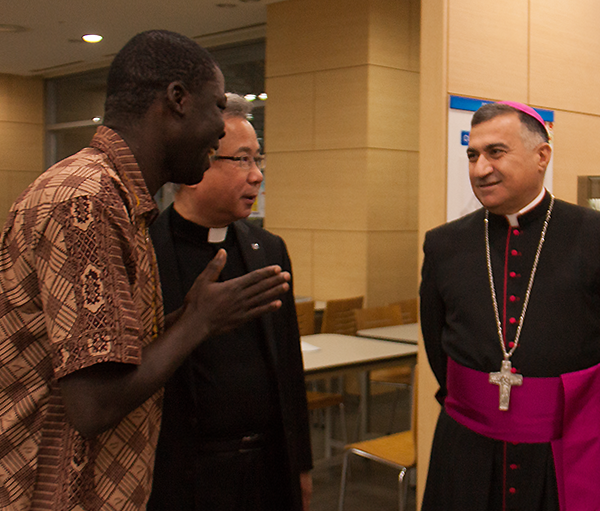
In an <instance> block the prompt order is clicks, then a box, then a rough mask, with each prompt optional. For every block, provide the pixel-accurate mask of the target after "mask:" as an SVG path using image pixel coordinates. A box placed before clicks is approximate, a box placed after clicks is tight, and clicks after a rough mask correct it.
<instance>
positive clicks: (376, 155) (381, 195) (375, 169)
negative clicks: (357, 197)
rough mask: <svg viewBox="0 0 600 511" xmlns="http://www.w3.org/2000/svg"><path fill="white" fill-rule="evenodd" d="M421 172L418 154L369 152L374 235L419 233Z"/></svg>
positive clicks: (368, 195)
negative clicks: (382, 232) (418, 214)
mask: <svg viewBox="0 0 600 511" xmlns="http://www.w3.org/2000/svg"><path fill="white" fill-rule="evenodd" d="M417 170H418V153H417V152H408V151H390V150H378V149H369V158H368V167H367V172H366V174H365V176H364V180H365V182H366V184H367V187H366V188H365V200H367V201H368V211H367V215H368V216H367V225H368V229H369V230H370V231H413V232H417V227H418V225H417V210H418V203H417V196H418V178H417ZM413 249H414V250H415V252H416V251H417V247H416V244H415V246H413Z"/></svg>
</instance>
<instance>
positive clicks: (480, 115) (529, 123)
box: [471, 103, 549, 143]
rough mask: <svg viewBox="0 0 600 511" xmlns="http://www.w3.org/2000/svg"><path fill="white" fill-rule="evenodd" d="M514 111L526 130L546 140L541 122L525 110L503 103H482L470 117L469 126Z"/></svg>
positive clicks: (546, 133) (546, 132)
mask: <svg viewBox="0 0 600 511" xmlns="http://www.w3.org/2000/svg"><path fill="white" fill-rule="evenodd" d="M512 113H515V114H517V115H518V116H519V120H520V121H521V124H523V125H524V126H525V127H526V128H527V130H528V131H530V132H531V133H533V134H535V135H539V136H540V137H541V138H542V140H543V141H544V142H546V143H547V142H548V140H549V138H548V131H546V128H545V127H544V126H542V124H541V123H540V122H539V121H538V120H537V119H534V118H533V117H531V115H527V114H526V113H525V112H522V111H521V110H518V109H517V108H514V107H512V106H510V105H505V104H503V103H486V104H484V105H482V106H481V107H480V108H479V109H478V110H477V111H476V112H475V113H474V114H473V118H472V119H471V127H473V126H477V125H478V124H481V123H482V122H486V121H489V120H491V119H493V118H494V117H498V116H499V115H506V114H512Z"/></svg>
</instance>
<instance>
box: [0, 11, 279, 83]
mask: <svg viewBox="0 0 600 511" xmlns="http://www.w3.org/2000/svg"><path fill="white" fill-rule="evenodd" d="M277 1H280V0H98V1H97V2H92V1H90V0H2V2H1V3H2V7H1V8H0V48H1V51H0V73H6V74H15V75H24V76H33V75H38V76H45V77H49V76H57V75H62V74H69V73H73V72H78V71H82V70H85V69H92V68H95V67H103V66H106V65H107V64H108V63H109V62H110V60H111V59H112V57H113V56H114V54H115V53H116V52H118V51H119V49H120V48H121V47H122V46H123V45H124V44H125V43H126V42H127V41H128V40H129V39H130V38H131V37H132V36H134V35H135V34H137V33H138V32H142V31H144V30H150V29H166V30H173V31H175V32H179V33H181V34H184V35H187V36H189V37H192V38H194V39H195V40H197V41H198V42H199V43H200V44H202V45H203V46H214V45H218V44H224V43H227V42H234V41H239V40H248V39H253V38H257V37H262V36H264V35H265V26H266V18H267V12H266V11H267V9H266V5H267V4H270V3H274V2H277ZM219 4H226V5H229V6H228V7H218V5H219ZM5 25H18V26H22V27H25V29H26V30H24V31H21V32H7V31H4V30H3V27H4V26H5ZM88 33H97V34H100V35H102V36H103V37H104V40H103V41H101V42H100V43H97V44H89V43H84V42H82V41H81V36H82V35H84V34H88Z"/></svg>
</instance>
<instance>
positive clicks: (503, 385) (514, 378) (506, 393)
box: [489, 360, 523, 412]
mask: <svg viewBox="0 0 600 511" xmlns="http://www.w3.org/2000/svg"><path fill="white" fill-rule="evenodd" d="M511 369H512V364H511V362H510V360H503V361H502V368H501V369H500V372H498V373H490V380H489V381H490V383H493V384H494V385H499V386H500V389H499V390H500V405H499V406H498V409H500V410H502V411H504V412H505V411H507V410H508V406H509V404H510V388H511V387H512V386H513V385H516V386H519V385H523V375H521V374H515V373H513V372H512V371H511Z"/></svg>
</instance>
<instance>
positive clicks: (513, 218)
mask: <svg viewBox="0 0 600 511" xmlns="http://www.w3.org/2000/svg"><path fill="white" fill-rule="evenodd" d="M544 195H546V189H545V188H544V187H542V191H541V192H540V194H539V195H538V196H537V197H536V198H535V199H533V200H532V201H531V202H530V203H529V204H527V206H525V207H524V208H523V209H521V210H519V211H517V212H516V213H513V214H512V215H505V216H506V219H507V220H508V223H509V224H510V226H511V227H519V220H518V217H519V216H521V215H523V214H525V213H527V212H528V211H531V210H532V209H533V208H535V207H536V206H537V205H538V204H539V203H540V202H542V199H543V198H544Z"/></svg>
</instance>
